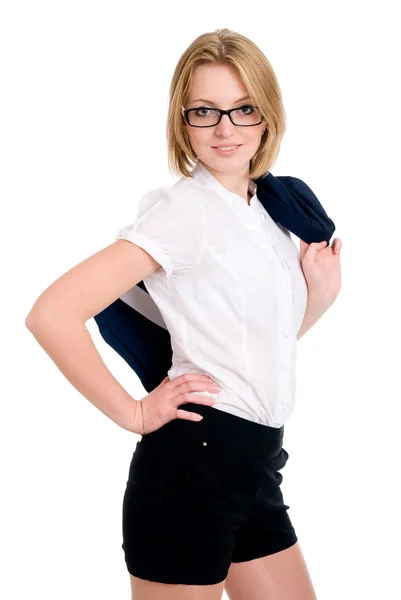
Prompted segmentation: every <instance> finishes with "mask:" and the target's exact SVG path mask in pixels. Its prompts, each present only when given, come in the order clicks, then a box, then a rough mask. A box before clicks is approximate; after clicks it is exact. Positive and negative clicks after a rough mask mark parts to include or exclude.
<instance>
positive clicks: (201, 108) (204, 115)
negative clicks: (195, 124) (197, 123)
mask: <svg viewBox="0 0 401 600" xmlns="http://www.w3.org/2000/svg"><path fill="white" fill-rule="evenodd" d="M201 110H203V111H209V112H210V113H213V109H212V108H207V107H206V106H200V107H199V108H197V109H196V110H195V111H194V113H195V114H196V116H197V117H207V116H208V115H207V114H204V113H203V114H199V111H201Z"/></svg>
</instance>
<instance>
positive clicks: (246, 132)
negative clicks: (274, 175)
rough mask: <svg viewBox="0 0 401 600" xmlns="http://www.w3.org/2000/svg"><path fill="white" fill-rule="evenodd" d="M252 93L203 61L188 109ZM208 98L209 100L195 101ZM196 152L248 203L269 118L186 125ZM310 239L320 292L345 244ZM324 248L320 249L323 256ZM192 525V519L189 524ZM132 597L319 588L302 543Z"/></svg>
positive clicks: (302, 597) (152, 586)
mask: <svg viewBox="0 0 401 600" xmlns="http://www.w3.org/2000/svg"><path fill="white" fill-rule="evenodd" d="M245 95H247V89H246V87H245V86H244V84H243V82H242V80H241V78H240V76H239V75H238V73H237V72H236V71H235V69H234V68H233V67H231V66H228V65H200V66H198V67H197V68H196V69H195V71H194V78H193V81H192V86H191V90H190V94H189V96H188V99H187V102H186V103H185V108H195V107H197V106H202V105H203V106H211V107H213V106H215V107H217V108H222V109H229V108H234V107H237V106H238V107H239V106H241V105H242V104H244V103H246V102H249V103H252V102H251V101H249V100H248V101H242V102H240V103H237V104H236V102H235V101H236V100H238V99H239V98H242V97H243V96H245ZM198 98H205V99H207V100H211V101H213V103H214V104H208V103H206V102H204V101H198V102H197V101H196V99H198ZM184 126H185V128H186V131H187V134H188V136H189V140H190V143H191V145H192V148H193V150H194V152H195V154H196V155H197V156H198V157H199V160H200V161H201V162H202V163H203V165H204V166H205V168H206V169H208V171H209V172H210V173H211V174H212V175H213V176H214V177H215V178H216V179H217V180H218V181H219V182H220V183H221V184H222V185H223V186H224V187H225V188H226V189H228V190H229V191H231V192H234V193H236V194H238V195H239V196H242V197H243V198H244V201H245V202H248V182H249V161H250V159H251V158H252V157H253V156H254V154H255V153H256V151H257V149H258V147H259V145H260V142H261V136H262V134H263V130H264V127H265V125H264V123H261V124H260V125H256V126H254V127H237V126H235V125H233V124H232V123H231V121H230V119H229V117H228V115H224V116H223V117H222V119H221V121H220V123H219V124H218V125H216V126H215V127H208V128H204V129H202V128H195V127H191V126H190V125H188V124H187V123H186V124H185V125H184ZM222 143H229V144H243V146H242V147H241V148H240V149H239V150H238V151H237V152H236V153H235V154H233V155H232V156H220V155H218V154H217V153H216V152H215V150H213V146H216V145H219V144H222ZM325 246H326V244H325V243H324V244H320V245H319V244H310V245H308V244H305V242H303V241H302V240H301V249H300V254H301V258H302V259H303V261H304V265H303V266H304V267H305V271H306V274H307V275H308V276H309V278H310V283H308V289H309V290H310V289H311V287H312V286H313V285H314V284H316V292H317V294H318V291H319V290H322V289H327V288H330V289H331V290H332V291H333V292H334V291H335V290H336V289H337V286H338V284H339V271H338V269H339V262H338V261H339V257H337V256H336V255H337V254H338V252H339V251H340V249H341V246H342V243H341V240H340V239H339V238H335V240H334V243H333V246H329V247H325ZM319 253H321V254H320V255H319ZM188 526H190V524H188ZM130 581H131V590H132V599H133V600H150V599H152V600H153V599H154V598H159V599H160V600H173V599H174V600H221V598H222V595H223V590H225V592H226V594H227V596H228V597H229V599H230V600H316V593H315V591H314V589H313V585H312V581H311V578H310V575H309V572H308V568H307V566H306V563H305V560H304V557H303V554H302V551H301V548H300V545H299V542H297V543H296V544H294V545H293V546H291V547H290V548H287V549H286V550H282V551H281V552H277V553H275V554H272V555H270V556H263V557H261V558H257V559H255V560H251V561H246V562H243V563H232V564H231V566H230V569H229V572H228V575H227V578H226V579H225V580H224V581H223V582H221V583H218V584H215V585H209V586H207V585H206V586H197V585H168V584H163V583H158V582H150V581H146V580H143V579H139V578H136V577H134V576H133V575H130Z"/></svg>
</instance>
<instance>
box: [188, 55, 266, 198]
mask: <svg viewBox="0 0 401 600" xmlns="http://www.w3.org/2000/svg"><path fill="white" fill-rule="evenodd" d="M247 95H248V91H247V89H246V87H245V85H244V84H243V82H242V80H241V78H240V76H239V75H238V73H237V72H236V71H235V69H234V68H233V67H230V66H228V65H198V66H197V67H196V69H195V70H194V73H193V80H192V86H191V90H190V93H189V95H188V98H187V101H186V103H185V108H197V107H199V106H209V107H211V108H213V107H214V105H215V107H216V108H222V109H229V108H239V107H240V106H242V105H243V104H247V103H248V104H252V101H251V99H249V100H244V101H242V102H236V100H238V99H240V98H242V97H243V96H247ZM199 98H204V99H207V100H212V101H213V102H214V105H213V104H208V103H206V102H203V101H199V100H198V99H199ZM184 126H185V129H186V133H187V135H188V136H189V141H190V143H191V146H192V148H193V150H194V152H195V154H196V155H197V156H198V157H199V159H200V160H201V162H202V163H203V165H204V166H205V167H206V169H207V170H208V171H209V172H210V173H211V174H212V175H213V176H214V177H215V178H216V179H217V180H218V181H219V182H220V183H221V184H222V185H223V186H224V187H225V188H227V189H228V190H229V191H230V192H234V193H236V194H238V195H239V196H242V197H243V198H244V199H245V200H246V201H248V182H249V161H250V160H251V158H252V157H253V156H254V154H256V151H257V149H258V148H259V146H260V141H261V137H262V134H263V131H264V130H265V127H266V126H265V124H264V123H263V122H262V123H261V124H260V125H255V126H253V127H237V126H236V125H233V124H232V123H231V121H230V119H229V117H228V115H223V117H222V119H221V121H220V123H219V124H218V125H216V126H215V127H204V128H202V127H191V126H190V125H189V124H188V123H185V125H184ZM220 144H232V145H234V144H243V145H242V147H241V148H239V150H237V151H236V152H235V154H233V155H232V156H220V155H219V154H218V153H217V152H216V151H215V150H214V149H213V146H218V145H220Z"/></svg>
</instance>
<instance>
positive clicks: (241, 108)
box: [238, 104, 255, 115]
mask: <svg viewBox="0 0 401 600" xmlns="http://www.w3.org/2000/svg"><path fill="white" fill-rule="evenodd" d="M238 110H250V111H251V112H246V113H245V114H246V115H251V114H252V113H253V112H255V107H254V106H253V105H252V104H244V105H243V106H240V108H239V109H238Z"/></svg>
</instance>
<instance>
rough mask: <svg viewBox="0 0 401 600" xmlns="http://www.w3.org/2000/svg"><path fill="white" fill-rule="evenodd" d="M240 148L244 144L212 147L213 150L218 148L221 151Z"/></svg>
mask: <svg viewBox="0 0 401 600" xmlns="http://www.w3.org/2000/svg"><path fill="white" fill-rule="evenodd" d="M238 146H242V144H231V145H230V146H212V148H218V149H219V150H228V148H237V147H238Z"/></svg>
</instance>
